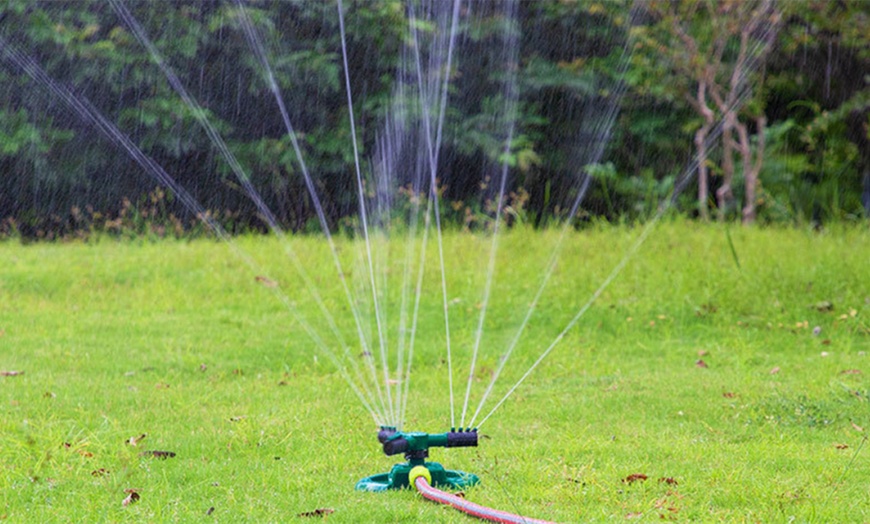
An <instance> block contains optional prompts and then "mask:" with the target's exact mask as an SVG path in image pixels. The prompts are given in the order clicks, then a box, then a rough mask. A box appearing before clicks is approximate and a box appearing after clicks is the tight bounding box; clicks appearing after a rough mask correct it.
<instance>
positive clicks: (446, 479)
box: [356, 462, 480, 491]
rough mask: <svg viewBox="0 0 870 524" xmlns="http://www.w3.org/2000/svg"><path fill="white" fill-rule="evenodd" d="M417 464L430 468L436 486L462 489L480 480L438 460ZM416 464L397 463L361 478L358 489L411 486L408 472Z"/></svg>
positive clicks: (377, 489) (384, 489)
mask: <svg viewBox="0 0 870 524" xmlns="http://www.w3.org/2000/svg"><path fill="white" fill-rule="evenodd" d="M417 465H422V466H424V467H425V468H426V469H428V470H429V474H430V475H432V482H431V485H433V486H435V487H439V488H446V489H454V490H461V489H465V488H467V487H469V486H474V485H475V484H477V483H478V482H480V479H479V478H478V477H477V475H475V474H474V473H466V472H464V471H456V470H452V469H444V466H442V465H441V464H439V463H437V462H423V463H422V464H417ZM414 466H415V465H412V464H410V463H407V462H406V463H403V464H396V465H395V466H393V469H392V470H390V472H389V473H379V474H377V475H372V476H370V477H366V478H364V479H362V480H360V481H359V482H357V483H356V489H357V490H359V491H386V490H388V489H402V488H410V487H412V486H411V483H410V481H409V480H408V473H410V471H411V468H413V467H414Z"/></svg>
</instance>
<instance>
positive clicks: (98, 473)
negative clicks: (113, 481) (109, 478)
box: [91, 468, 111, 477]
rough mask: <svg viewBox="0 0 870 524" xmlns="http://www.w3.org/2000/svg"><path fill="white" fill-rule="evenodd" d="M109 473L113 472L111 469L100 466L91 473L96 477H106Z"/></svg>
mask: <svg viewBox="0 0 870 524" xmlns="http://www.w3.org/2000/svg"><path fill="white" fill-rule="evenodd" d="M109 473H111V472H110V471H109V470H107V469H106V468H100V469H95V470H93V471H91V475H93V476H94V477H105V476H106V475H108V474H109Z"/></svg>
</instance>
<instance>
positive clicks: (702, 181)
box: [695, 124, 710, 221]
mask: <svg viewBox="0 0 870 524" xmlns="http://www.w3.org/2000/svg"><path fill="white" fill-rule="evenodd" d="M709 132H710V126H708V125H707V124H704V125H703V126H701V129H698V130H697V131H695V147H696V148H697V150H698V213H699V214H700V216H701V219H702V220H704V221H707V220H710V212H709V211H708V210H707V201H708V200H709V199H710V177H709V174H708V170H707V133H709Z"/></svg>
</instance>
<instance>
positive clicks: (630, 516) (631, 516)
mask: <svg viewBox="0 0 870 524" xmlns="http://www.w3.org/2000/svg"><path fill="white" fill-rule="evenodd" d="M641 517H643V513H641V512H640V511H638V512H635V513H626V514H625V518H627V519H639V518H641Z"/></svg>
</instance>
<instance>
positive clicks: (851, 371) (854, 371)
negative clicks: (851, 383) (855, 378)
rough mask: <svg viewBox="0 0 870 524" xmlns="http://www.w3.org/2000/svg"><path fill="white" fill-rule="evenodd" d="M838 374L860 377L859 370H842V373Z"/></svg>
mask: <svg viewBox="0 0 870 524" xmlns="http://www.w3.org/2000/svg"><path fill="white" fill-rule="evenodd" d="M840 374H841V375H860V374H861V370H859V369H844V370H843V371H840Z"/></svg>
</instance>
